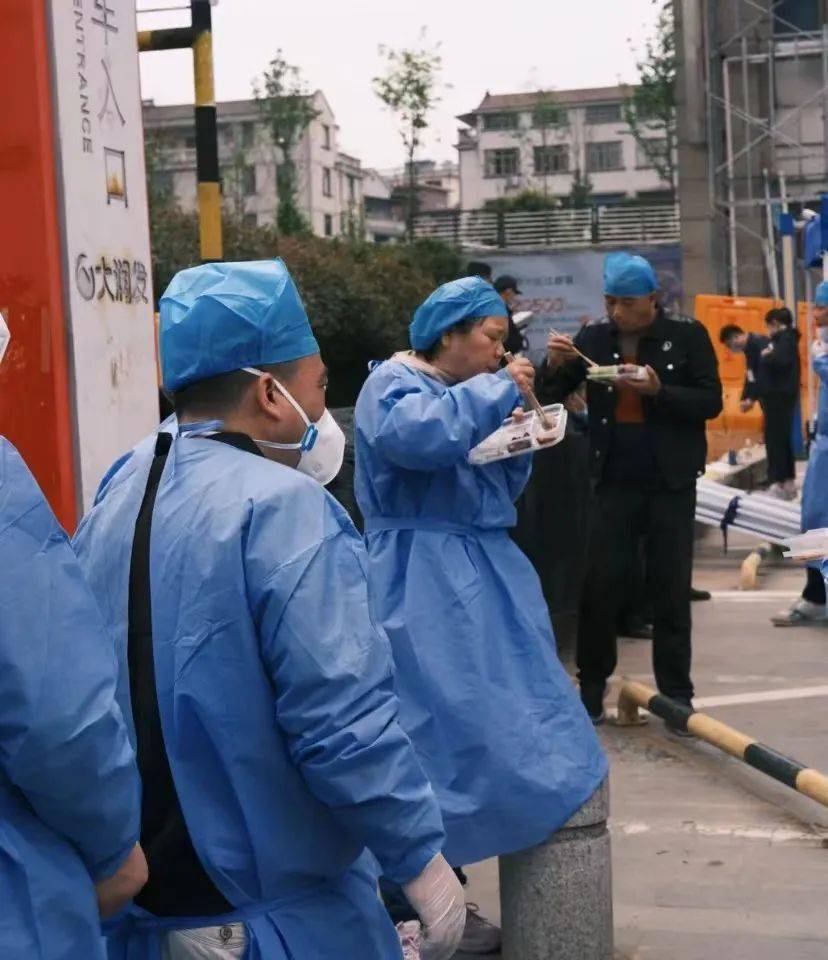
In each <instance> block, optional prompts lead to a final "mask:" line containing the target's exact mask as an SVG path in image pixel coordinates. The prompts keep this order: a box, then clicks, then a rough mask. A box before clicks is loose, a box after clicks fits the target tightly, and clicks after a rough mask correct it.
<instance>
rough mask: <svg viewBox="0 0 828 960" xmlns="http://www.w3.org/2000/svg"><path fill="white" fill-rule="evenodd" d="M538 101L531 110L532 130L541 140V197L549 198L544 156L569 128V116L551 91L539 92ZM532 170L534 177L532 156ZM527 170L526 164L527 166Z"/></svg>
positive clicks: (536, 172)
mask: <svg viewBox="0 0 828 960" xmlns="http://www.w3.org/2000/svg"><path fill="white" fill-rule="evenodd" d="M537 96H538V99H537V101H536V102H535V106H534V107H533V109H532V130H537V131H538V132H539V133H540V138H541V150H542V155H541V156H542V159H541V172H540V176H541V177H542V179H543V195H544V196H545V197H548V196H549V174H550V170H549V166H548V160H547V159H546V155H547V152H548V148H549V147H550V146H552V145H553V144H554V143H555V142H556V141H557V140H558V139H559V138H560V134H561V133H562V132H563V131H565V130H566V129H567V128H568V127H569V116H568V113H567V111H566V110H565V109H563V108H562V107H560V106H559V105H558V103H557V102H556V101H555V96H554V94H553V93H552V91H551V90H539V91H538V94H537ZM529 143H530V149H531V150H532V151H533V154H534V148H535V146H536V141H535V138H534V136H532V135H531V133H530V137H529ZM530 159H531V161H532V168H533V169H534V170H535V176H536V177H537V176H538V170H537V167H536V166H535V163H534V159H535V158H534V155H533V156H532V157H531V158H530ZM527 168H528V164H527Z"/></svg>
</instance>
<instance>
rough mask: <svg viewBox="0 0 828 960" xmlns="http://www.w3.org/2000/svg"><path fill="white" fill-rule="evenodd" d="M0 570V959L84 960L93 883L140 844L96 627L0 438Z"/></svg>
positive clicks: (121, 730) (92, 950) (94, 953)
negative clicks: (135, 845) (0, 572)
mask: <svg viewBox="0 0 828 960" xmlns="http://www.w3.org/2000/svg"><path fill="white" fill-rule="evenodd" d="M0 569H2V571H3V575H2V576H1V577H0V957H4V958H5V957H8V958H17V957H19V958H21V960H22V958H25V960H81V958H83V960H96V958H103V955H104V954H103V945H102V940H101V932H100V921H99V919H98V908H97V904H96V901H95V893H94V888H93V880H99V879H102V878H103V877H106V876H109V875H111V874H113V873H114V872H115V871H116V870H117V868H118V867H119V866H120V865H121V863H122V862H123V861H124V860H125V859H126V857H127V856H128V854H129V853H130V851H131V850H132V847H133V846H134V844H135V842H136V841H137V839H138V831H139V816H140V808H139V803H140V801H139V789H140V787H139V783H138V771H137V769H136V767H135V758H134V755H133V752H132V748H131V746H130V744H129V740H128V738H127V732H126V728H125V726H124V722H123V718H122V716H121V711H120V709H119V708H118V706H117V704H116V703H115V661H114V657H113V655H112V645H111V643H109V641H108V638H107V637H106V635H105V633H104V627H103V623H102V621H101V617H100V613H99V612H98V609H97V607H96V605H95V601H94V599H93V597H92V594H91V593H90V591H89V588H88V587H87V585H86V583H85V582H84V579H83V575H82V573H81V570H80V567H79V566H78V563H77V560H76V559H75V556H74V554H73V553H72V548H71V547H70V546H69V543H68V541H67V539H66V536H65V535H64V533H63V531H62V530H61V528H60V527H59V526H58V523H57V520H56V519H55V517H54V515H53V513H52V511H51V509H50V508H49V505H48V504H47V502H46V500H45V498H44V496H43V494H42V493H41V492H40V489H39V488H38V486H37V483H36V482H35V480H34V478H33V477H32V475H31V474H30V473H29V471H28V469H27V468H26V465H25V464H24V463H23V460H22V459H21V457H20V455H19V454H18V453H17V451H16V450H15V449H14V447H12V445H11V444H10V443H9V442H8V441H7V440H5V439H4V438H2V437H0Z"/></svg>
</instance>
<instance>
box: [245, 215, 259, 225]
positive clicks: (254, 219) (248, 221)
mask: <svg viewBox="0 0 828 960" xmlns="http://www.w3.org/2000/svg"><path fill="white" fill-rule="evenodd" d="M243 220H244V225H245V226H246V227H258V225H259V218H258V216H257V215H256V214H255V213H246V214H245V215H244V218H243Z"/></svg>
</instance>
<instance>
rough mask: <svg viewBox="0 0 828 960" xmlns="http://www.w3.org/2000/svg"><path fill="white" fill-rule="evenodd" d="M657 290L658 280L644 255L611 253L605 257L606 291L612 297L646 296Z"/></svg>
mask: <svg viewBox="0 0 828 960" xmlns="http://www.w3.org/2000/svg"><path fill="white" fill-rule="evenodd" d="M655 290H658V280H656V275H655V271H654V270H653V268H652V267H651V266H650V264H649V263H648V262H647V261H646V260H645V259H644V257H637V256H633V255H632V254H630V253H610V254H609V255H608V256H607V257H606V258H605V259H604V293H606V294H609V295H610V296H611V297H646V296H647V295H648V294H650V293H653V292H654V291H655Z"/></svg>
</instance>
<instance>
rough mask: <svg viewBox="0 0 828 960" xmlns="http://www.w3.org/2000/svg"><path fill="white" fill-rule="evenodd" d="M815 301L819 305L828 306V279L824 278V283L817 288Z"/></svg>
mask: <svg viewBox="0 0 828 960" xmlns="http://www.w3.org/2000/svg"><path fill="white" fill-rule="evenodd" d="M814 303H815V304H816V305H817V306H818V307H828V280H823V281H822V283H821V284H820V285H819V286H818V287H817V288H816V295H815V296H814Z"/></svg>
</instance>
